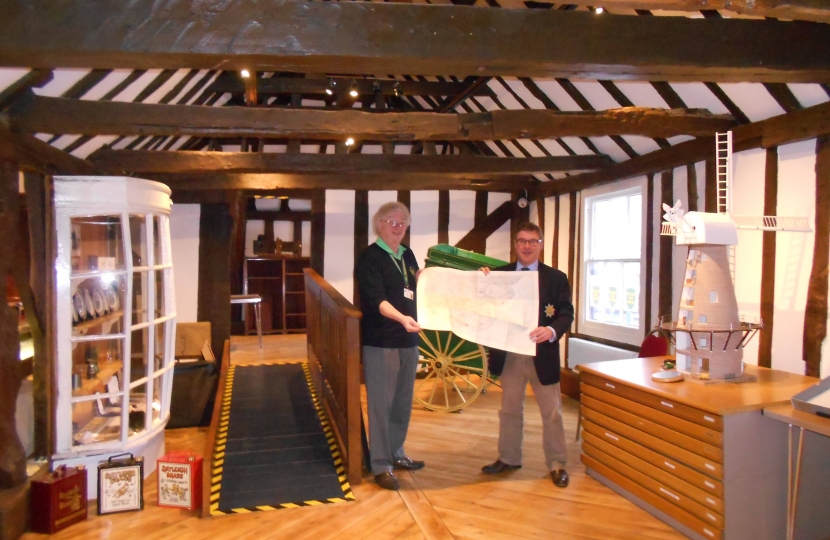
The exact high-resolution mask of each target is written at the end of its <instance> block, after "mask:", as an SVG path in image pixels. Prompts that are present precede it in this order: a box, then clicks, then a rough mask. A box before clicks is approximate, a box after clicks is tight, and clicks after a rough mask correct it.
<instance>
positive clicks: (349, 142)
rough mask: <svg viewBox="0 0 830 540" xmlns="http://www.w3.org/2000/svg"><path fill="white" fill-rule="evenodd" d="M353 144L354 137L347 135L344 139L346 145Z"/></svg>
mask: <svg viewBox="0 0 830 540" xmlns="http://www.w3.org/2000/svg"><path fill="white" fill-rule="evenodd" d="M353 144H354V139H352V138H351V137H349V138H348V139H346V146H351V145H353Z"/></svg>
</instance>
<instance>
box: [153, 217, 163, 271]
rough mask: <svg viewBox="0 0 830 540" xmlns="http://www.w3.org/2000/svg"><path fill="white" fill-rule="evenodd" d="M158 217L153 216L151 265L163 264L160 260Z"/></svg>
mask: <svg viewBox="0 0 830 540" xmlns="http://www.w3.org/2000/svg"><path fill="white" fill-rule="evenodd" d="M160 232H161V230H160V229H159V216H153V256H154V258H153V261H154V262H153V264H163V262H162V258H161V241H160V240H159V233H160Z"/></svg>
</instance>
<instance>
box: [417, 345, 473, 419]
mask: <svg viewBox="0 0 830 540" xmlns="http://www.w3.org/2000/svg"><path fill="white" fill-rule="evenodd" d="M420 337H421V341H420V344H419V345H418V351H419V353H420V359H419V361H418V374H417V379H416V380H415V402H417V403H418V404H420V405H422V406H423V407H425V408H427V409H429V410H431V411H443V412H452V411H458V410H460V409H463V408H464V407H466V406H467V405H469V404H470V403H472V402H473V401H474V400H475V399H476V398H477V397H478V396H479V394H481V391H482V390H483V389H484V385H485V384H486V383H487V353H486V352H485V350H484V347H482V346H481V345H478V344H476V343H472V342H469V341H467V340H465V339H462V338H460V337H458V336H456V335H455V334H453V333H452V332H441V331H436V330H426V331H422V332H421V336H420Z"/></svg>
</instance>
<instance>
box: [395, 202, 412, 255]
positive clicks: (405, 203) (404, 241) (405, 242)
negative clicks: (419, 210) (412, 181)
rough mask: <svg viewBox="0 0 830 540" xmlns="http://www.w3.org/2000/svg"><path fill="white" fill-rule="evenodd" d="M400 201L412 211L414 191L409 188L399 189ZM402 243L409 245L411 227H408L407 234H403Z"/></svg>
mask: <svg viewBox="0 0 830 540" xmlns="http://www.w3.org/2000/svg"><path fill="white" fill-rule="evenodd" d="M398 202H399V203H401V204H403V205H404V206H406V207H407V208H409V209H410V212H411V211H412V210H411V208H412V192H411V191H409V190H401V191H398ZM401 243H402V244H406V245H407V246H408V245H409V227H407V229H406V234H404V235H403V240H401Z"/></svg>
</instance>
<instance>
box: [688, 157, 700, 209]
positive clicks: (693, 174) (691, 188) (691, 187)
mask: <svg viewBox="0 0 830 540" xmlns="http://www.w3.org/2000/svg"><path fill="white" fill-rule="evenodd" d="M686 196H687V197H688V198H689V205H688V206H689V212H697V169H696V168H695V164H694V163H690V164H688V165H686Z"/></svg>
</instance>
